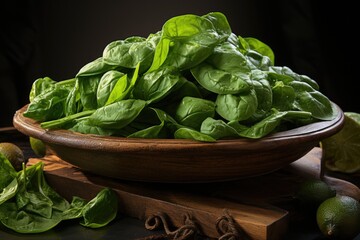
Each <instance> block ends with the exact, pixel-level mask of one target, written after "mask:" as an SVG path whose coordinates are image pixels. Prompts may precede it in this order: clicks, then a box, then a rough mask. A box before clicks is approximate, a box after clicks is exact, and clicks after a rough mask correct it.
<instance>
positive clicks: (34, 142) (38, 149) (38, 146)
mask: <svg viewBox="0 0 360 240" xmlns="http://www.w3.org/2000/svg"><path fill="white" fill-rule="evenodd" d="M29 141H30V146H31V149H32V150H33V151H34V153H35V154H36V155H38V156H39V157H43V156H45V153H46V146H45V144H44V142H43V141H41V140H40V139H37V138H34V137H29Z"/></svg>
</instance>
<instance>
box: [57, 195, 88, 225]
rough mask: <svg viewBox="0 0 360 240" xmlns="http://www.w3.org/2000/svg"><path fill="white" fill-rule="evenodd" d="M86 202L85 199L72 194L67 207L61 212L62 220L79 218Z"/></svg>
mask: <svg viewBox="0 0 360 240" xmlns="http://www.w3.org/2000/svg"><path fill="white" fill-rule="evenodd" d="M87 203H88V202H87V201H86V200H85V199H83V198H81V197H77V196H73V198H72V200H71V203H70V206H69V208H68V209H66V210H65V211H63V213H62V220H69V219H76V218H81V217H82V211H83V209H84V207H85V205H86V204H87Z"/></svg>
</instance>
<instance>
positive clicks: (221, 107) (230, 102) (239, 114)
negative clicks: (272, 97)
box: [215, 89, 258, 121]
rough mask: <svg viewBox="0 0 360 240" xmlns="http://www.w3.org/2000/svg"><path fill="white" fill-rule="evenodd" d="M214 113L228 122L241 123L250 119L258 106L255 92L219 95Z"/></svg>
mask: <svg viewBox="0 0 360 240" xmlns="http://www.w3.org/2000/svg"><path fill="white" fill-rule="evenodd" d="M215 104H216V112H217V113H218V114H219V115H220V116H221V117H223V118H224V119H226V120H228V121H234V120H235V121H242V120H246V119H248V118H249V117H251V116H252V115H253V114H254V113H255V111H256V109H257V106H258V101H257V97H256V92H255V90H253V89H252V90H250V91H249V92H247V93H243V94H237V95H234V94H219V95H218V97H217V98H216V102H215Z"/></svg>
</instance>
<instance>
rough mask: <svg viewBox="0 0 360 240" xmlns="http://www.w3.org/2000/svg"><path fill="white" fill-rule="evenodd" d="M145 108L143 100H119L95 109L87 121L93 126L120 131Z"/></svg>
mask: <svg viewBox="0 0 360 240" xmlns="http://www.w3.org/2000/svg"><path fill="white" fill-rule="evenodd" d="M145 106H146V102H145V101H143V100H137V99H126V100H121V101H118V102H115V103H112V104H110V105H107V106H104V107H101V108H98V109H96V111H95V112H94V113H93V114H92V115H90V116H89V119H88V120H89V123H90V124H91V125H93V126H98V127H102V128H110V129H120V128H123V127H125V126H126V125H128V124H129V123H130V122H132V121H133V120H134V119H135V118H136V117H137V116H138V115H139V114H140V112H141V111H142V110H143V108H144V107H145Z"/></svg>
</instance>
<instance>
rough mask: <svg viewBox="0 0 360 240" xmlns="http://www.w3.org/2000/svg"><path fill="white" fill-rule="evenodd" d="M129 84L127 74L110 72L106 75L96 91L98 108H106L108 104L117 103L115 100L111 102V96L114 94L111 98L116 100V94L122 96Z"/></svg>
mask: <svg viewBox="0 0 360 240" xmlns="http://www.w3.org/2000/svg"><path fill="white" fill-rule="evenodd" d="M127 84H128V83H127V75H126V74H125V73H122V72H119V71H116V70H110V71H108V72H106V73H104V75H103V76H102V77H101V79H100V82H99V85H98V87H97V91H96V98H97V106H98V107H102V106H105V105H106V103H107V102H110V103H112V102H115V100H109V97H110V95H111V94H112V92H114V93H113V94H112V95H113V96H112V97H111V98H112V99H114V98H116V97H114V95H115V93H120V94H122V93H123V92H124V91H125V89H126V87H127ZM115 86H116V87H115ZM114 89H115V90H114Z"/></svg>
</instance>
